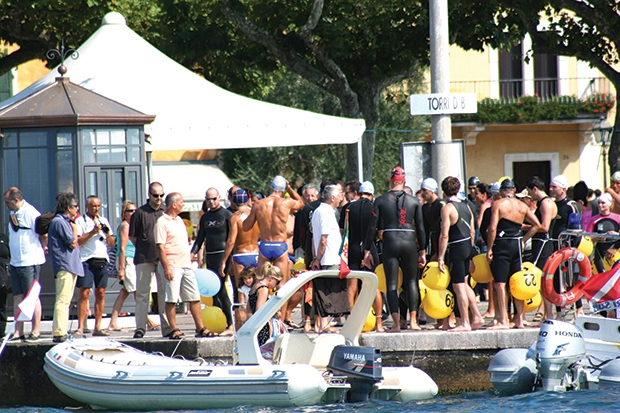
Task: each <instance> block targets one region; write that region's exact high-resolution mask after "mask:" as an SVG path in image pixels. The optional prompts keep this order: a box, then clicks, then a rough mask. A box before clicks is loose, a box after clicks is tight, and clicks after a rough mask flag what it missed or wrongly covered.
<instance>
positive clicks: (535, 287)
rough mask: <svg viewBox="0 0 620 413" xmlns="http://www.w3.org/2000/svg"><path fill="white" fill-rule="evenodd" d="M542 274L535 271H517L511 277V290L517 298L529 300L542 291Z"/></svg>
mask: <svg viewBox="0 0 620 413" xmlns="http://www.w3.org/2000/svg"><path fill="white" fill-rule="evenodd" d="M540 281H541V277H540V274H536V273H534V272H533V271H527V270H521V271H517V272H515V273H514V274H512V276H511V277H510V281H509V284H510V292H511V293H512V296H513V297H514V298H516V299H517V300H527V299H529V298H532V297H534V296H535V295H536V294H537V293H538V292H540V287H541V283H540Z"/></svg>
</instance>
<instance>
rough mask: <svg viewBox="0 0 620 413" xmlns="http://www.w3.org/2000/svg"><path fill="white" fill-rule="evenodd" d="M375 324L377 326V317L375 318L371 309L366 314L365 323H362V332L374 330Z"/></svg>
mask: <svg viewBox="0 0 620 413" xmlns="http://www.w3.org/2000/svg"><path fill="white" fill-rule="evenodd" d="M376 324H377V317H375V312H374V311H373V310H372V308H371V309H370V311H369V312H368V317H366V322H365V323H364V326H363V327H362V331H364V332H368V331H372V330H374V329H375V325H376Z"/></svg>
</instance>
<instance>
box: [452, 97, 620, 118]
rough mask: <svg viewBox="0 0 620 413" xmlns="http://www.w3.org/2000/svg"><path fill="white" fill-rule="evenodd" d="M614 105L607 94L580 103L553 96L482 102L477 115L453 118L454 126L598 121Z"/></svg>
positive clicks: (571, 99)
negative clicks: (459, 123)
mask: <svg viewBox="0 0 620 413" xmlns="http://www.w3.org/2000/svg"><path fill="white" fill-rule="evenodd" d="M614 104H615V98H614V97H613V96H612V95H609V94H595V95H591V96H588V97H586V98H584V99H577V98H576V97H574V96H556V97H553V98H550V99H545V100H542V99H540V98H538V97H536V96H524V97H521V98H516V99H483V100H482V101H480V102H479V103H478V113H473V114H466V115H455V116H453V117H452V119H453V121H454V122H477V123H536V122H540V121H549V120H558V119H574V118H577V117H583V116H592V117H598V116H599V115H601V114H604V113H607V112H608V111H609V110H610V109H611V108H612V107H613V105H614Z"/></svg>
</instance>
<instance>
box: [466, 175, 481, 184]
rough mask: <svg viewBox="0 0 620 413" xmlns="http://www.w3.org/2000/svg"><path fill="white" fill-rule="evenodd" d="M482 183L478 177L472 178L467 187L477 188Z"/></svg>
mask: <svg viewBox="0 0 620 413" xmlns="http://www.w3.org/2000/svg"><path fill="white" fill-rule="evenodd" d="M479 183H480V179H478V177H477V176H470V177H469V179H468V180H467V186H476V185H478V184H479Z"/></svg>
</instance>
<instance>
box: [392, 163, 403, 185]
mask: <svg viewBox="0 0 620 413" xmlns="http://www.w3.org/2000/svg"><path fill="white" fill-rule="evenodd" d="M390 181H392V182H405V171H404V170H403V168H401V167H400V166H397V167H396V168H394V169H392V173H391V175H390Z"/></svg>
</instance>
